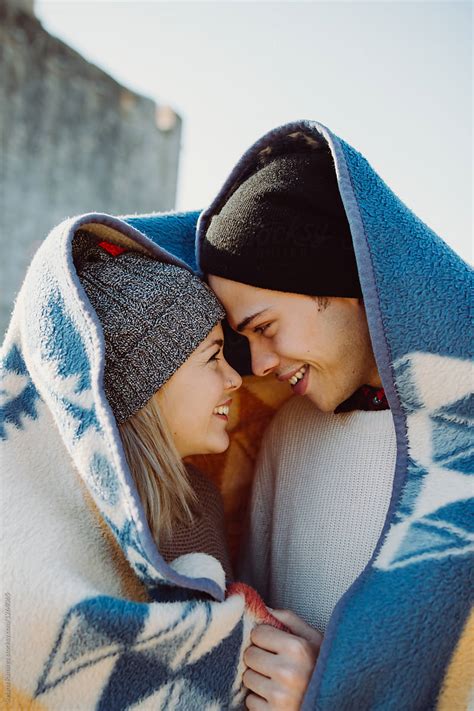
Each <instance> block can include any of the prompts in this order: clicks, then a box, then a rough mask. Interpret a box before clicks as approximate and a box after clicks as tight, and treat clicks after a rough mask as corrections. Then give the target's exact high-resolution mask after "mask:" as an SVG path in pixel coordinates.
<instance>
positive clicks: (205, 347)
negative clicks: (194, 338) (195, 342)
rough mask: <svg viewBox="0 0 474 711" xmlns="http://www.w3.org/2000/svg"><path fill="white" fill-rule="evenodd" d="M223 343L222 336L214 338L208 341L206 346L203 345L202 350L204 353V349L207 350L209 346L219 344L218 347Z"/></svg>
mask: <svg viewBox="0 0 474 711" xmlns="http://www.w3.org/2000/svg"><path fill="white" fill-rule="evenodd" d="M223 345H224V341H223V340H222V338H216V339H215V340H214V341H212V343H208V344H207V346H204V348H203V349H202V352H203V353H204V351H207V350H208V349H209V348H212V346H219V348H222V346H223Z"/></svg>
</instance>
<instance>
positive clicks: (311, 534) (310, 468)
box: [239, 396, 396, 632]
mask: <svg viewBox="0 0 474 711" xmlns="http://www.w3.org/2000/svg"><path fill="white" fill-rule="evenodd" d="M395 458H396V442H395V430H394V425H393V418H392V414H391V412H390V410H383V411H380V412H373V411H371V412H365V411H360V410H357V411H353V412H347V413H341V414H338V415H334V414H325V413H321V412H320V411H319V410H317V409H316V407H315V406H314V405H313V404H312V403H311V402H310V401H309V400H308V399H307V398H306V397H296V396H295V397H293V398H291V399H290V400H289V401H288V402H287V403H286V404H285V405H284V406H283V407H282V408H281V409H280V410H279V411H278V413H277V414H276V416H275V417H274V419H273V421H272V423H271V424H270V426H269V428H268V430H267V432H266V433H265V436H264V439H263V443H262V447H261V451H260V455H259V460H258V463H257V468H256V475H255V480H254V488H253V494H252V501H251V508H250V522H249V536H248V540H247V543H246V546H245V548H244V554H243V559H242V567H241V570H240V576H239V577H240V578H241V579H243V580H244V581H245V582H247V583H249V584H250V585H252V586H253V587H255V588H256V589H257V590H258V592H259V593H260V594H261V596H262V597H263V599H264V600H265V602H266V603H267V605H269V606H271V607H274V608H286V609H290V610H293V611H294V612H296V613H297V614H299V615H300V616H301V617H302V618H303V619H305V620H306V621H307V622H308V623H309V624H311V625H313V626H314V627H317V628H318V629H319V630H321V631H322V632H324V631H325V629H326V626H327V623H328V621H329V618H330V616H331V614H332V611H333V609H334V606H335V605H336V603H337V602H338V600H339V599H340V597H341V596H342V595H343V593H344V592H345V591H346V590H347V589H348V587H349V586H350V585H351V584H352V583H353V581H354V580H355V579H356V577H357V576H358V575H359V574H360V573H361V572H362V570H363V569H364V567H365V566H366V565H367V563H368V561H369V559H370V557H371V555H372V553H373V551H374V548H375V546H376V544H377V541H378V539H379V537H380V533H381V530H382V527H383V524H384V521H385V517H386V514H387V509H388V505H389V502H390V496H391V492H392V483H393V475H394V470H395Z"/></svg>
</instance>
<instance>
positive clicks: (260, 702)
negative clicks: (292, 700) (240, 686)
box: [245, 694, 270, 711]
mask: <svg viewBox="0 0 474 711" xmlns="http://www.w3.org/2000/svg"><path fill="white" fill-rule="evenodd" d="M245 705H246V707H247V708H248V709H249V711H269V710H270V706H269V704H268V703H267V702H266V701H265V699H262V698H261V697H260V696H257V695H256V694H247V698H246V699H245Z"/></svg>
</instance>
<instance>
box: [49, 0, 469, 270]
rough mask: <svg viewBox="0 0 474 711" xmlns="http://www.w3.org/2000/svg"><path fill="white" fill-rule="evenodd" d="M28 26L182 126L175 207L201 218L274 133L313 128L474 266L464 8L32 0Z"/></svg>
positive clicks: (466, 9)
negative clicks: (33, 21) (334, 138)
mask: <svg viewBox="0 0 474 711" xmlns="http://www.w3.org/2000/svg"><path fill="white" fill-rule="evenodd" d="M36 14H37V16H38V17H39V19H40V20H41V21H42V22H43V24H44V26H45V28H46V29H47V30H48V31H49V32H51V33H52V34H54V35H56V36H57V37H59V38H61V39H62V40H63V41H65V42H67V43H68V44H69V45H70V46H72V47H73V48H74V49H76V50H78V51H79V52H80V53H81V54H82V55H83V56H84V57H85V58H86V59H88V60H89V61H92V62H94V63H95V64H97V65H98V66H99V67H101V68H102V69H104V70H105V71H107V72H108V73H109V74H111V75H112V76H113V77H114V78H115V79H117V80H118V81H120V82H121V83H123V84H124V85H125V86H127V87H129V88H131V89H133V90H135V91H138V92H139V93H142V94H144V95H145V96H148V97H150V98H152V99H154V100H155V101H157V102H158V103H159V104H167V105H170V106H172V107H173V108H174V109H175V110H176V111H177V112H178V113H179V114H180V115H181V117H182V119H183V122H184V125H183V137H182V153H181V160H180V176H179V185H178V202H177V208H179V209H183V210H188V209H201V208H203V207H205V206H206V205H207V204H208V203H209V202H210V201H211V200H212V198H213V197H214V195H215V194H216V193H217V191H218V190H219V188H220V185H221V183H222V182H223V180H224V179H225V178H226V176H227V174H228V173H229V172H230V170H231V169H232V167H233V166H234V164H235V162H236V161H237V160H238V158H239V157H240V155H241V154H242V152H243V151H244V150H246V149H247V148H248V147H249V146H250V145H251V144H252V143H253V142H254V141H255V140H256V139H257V138H259V137H260V136H261V135H262V134H263V133H265V132H266V131H268V130H269V129H271V128H274V127H275V126H278V125H280V124H282V123H286V122H288V121H293V120H296V119H301V118H306V119H315V120H317V121H320V122H322V123H324V124H326V125H327V126H328V127H329V128H330V129H332V130H333V131H334V132H335V133H336V134H338V135H339V136H341V137H342V138H344V139H345V140H346V141H348V142H349V143H350V144H351V145H353V146H354V147H355V148H357V149H358V150H359V151H361V152H362V153H363V154H364V155H365V157H366V158H367V159H368V160H369V162H370V163H371V164H372V165H373V166H374V168H375V169H376V170H377V171H378V172H379V174H380V175H381V176H382V178H383V179H384V180H385V182H387V183H388V184H389V185H390V187H391V188H392V189H393V190H394V191H395V192H396V193H397V194H398V195H399V196H400V197H401V198H402V199H403V200H404V201H405V202H406V204H407V205H408V206H409V207H410V208H411V209H412V210H414V211H415V212H416V213H417V214H418V215H419V217H421V218H422V219H423V220H424V221H425V222H426V223H427V224H428V225H429V226H430V227H432V228H433V229H434V230H435V231H436V232H437V233H438V234H439V235H440V236H441V237H443V239H445V240H446V242H448V244H450V245H451V246H452V247H453V248H454V249H455V250H456V251H457V252H458V253H459V254H460V255H461V256H462V257H463V258H464V259H466V260H468V261H472V162H473V161H472V158H473V151H472V118H473V117H472V95H473V93H472V5H471V3H470V2H456V1H454V0H450V1H449V2H437V1H429V0H425V1H421V2H407V1H404V0H400V1H399V2H379V1H378V0H373V1H372V2H357V1H354V2H339V1H337V0H334V1H332V2H302V1H299V2H224V1H218V2H206V3H204V2H180V1H179V0H174V1H173V2H150V1H149V2H141V1H140V0H134V1H133V2H130V1H127V2H116V1H109V0H96V2H77V1H76V0H62V1H61V2H59V1H57V0H56V1H51V0H37V2H36Z"/></svg>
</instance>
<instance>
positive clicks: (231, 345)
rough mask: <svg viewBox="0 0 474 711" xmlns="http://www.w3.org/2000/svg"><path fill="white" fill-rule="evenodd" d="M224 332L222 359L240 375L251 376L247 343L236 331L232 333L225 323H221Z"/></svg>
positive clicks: (225, 321) (250, 362)
mask: <svg viewBox="0 0 474 711" xmlns="http://www.w3.org/2000/svg"><path fill="white" fill-rule="evenodd" d="M222 330H223V331H224V358H225V359H226V361H227V362H228V363H229V365H230V366H232V368H235V370H236V371H237V372H238V373H239V374H240V375H252V361H251V357H250V347H249V342H248V340H247V339H246V338H245V336H242V335H241V334H240V333H237V331H234V330H233V329H232V328H231V327H230V326H229V323H228V321H227V319H224V320H223V321H222Z"/></svg>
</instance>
